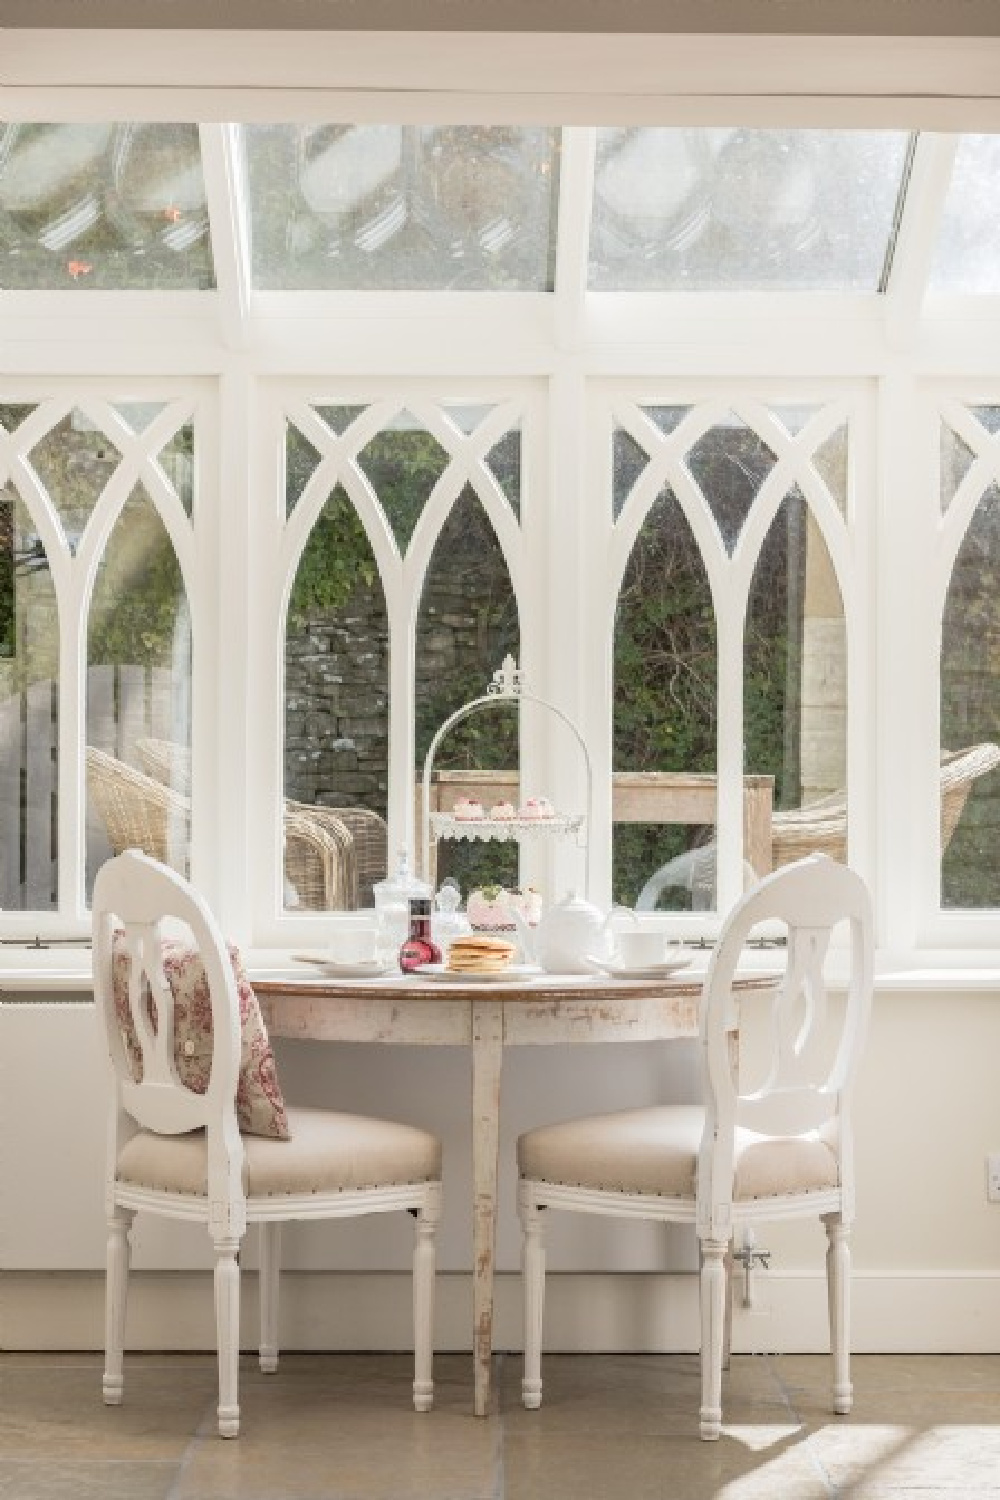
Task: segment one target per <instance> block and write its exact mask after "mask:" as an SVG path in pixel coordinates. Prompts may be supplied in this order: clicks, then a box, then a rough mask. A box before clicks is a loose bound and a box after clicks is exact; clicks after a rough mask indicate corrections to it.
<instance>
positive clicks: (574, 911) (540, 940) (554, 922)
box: [514, 891, 628, 974]
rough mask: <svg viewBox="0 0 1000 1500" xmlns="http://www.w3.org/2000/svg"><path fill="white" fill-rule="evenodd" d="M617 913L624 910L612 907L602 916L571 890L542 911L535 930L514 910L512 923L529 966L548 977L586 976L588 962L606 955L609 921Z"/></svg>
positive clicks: (609, 936) (608, 951)
mask: <svg viewBox="0 0 1000 1500" xmlns="http://www.w3.org/2000/svg"><path fill="white" fill-rule="evenodd" d="M621 910H628V908H627V907H626V908H622V907H612V909H611V911H610V912H609V913H608V914H607V916H605V914H604V912H602V911H601V909H600V907H598V906H594V905H592V904H591V902H589V901H585V900H584V899H583V897H582V896H578V895H577V894H576V892H575V891H571V892H570V894H569V895H568V896H567V897H566V899H565V900H564V901H560V902H559V904H558V906H553V907H551V908H550V909H549V911H548V912H546V914H545V916H544V917H543V918H542V920H541V921H540V922H539V924H538V926H537V927H535V928H531V927H529V926H528V924H527V922H526V921H525V920H524V918H523V917H522V916H521V914H520V912H518V911H515V912H514V920H515V922H516V923H517V935H518V938H519V939H520V942H521V948H522V951H523V952H524V956H525V958H526V959H527V960H528V962H529V963H537V964H540V965H541V967H542V968H543V969H545V970H546V971H547V972H548V973H549V974H590V973H592V972H593V964H592V963H591V962H590V960H591V959H594V958H596V959H600V958H604V957H607V956H608V955H609V954H610V951H611V943H612V937H611V919H612V917H613V916H614V915H615V913H616V912H618V911H621Z"/></svg>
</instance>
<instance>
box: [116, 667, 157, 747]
mask: <svg viewBox="0 0 1000 1500" xmlns="http://www.w3.org/2000/svg"><path fill="white" fill-rule="evenodd" d="M148 733H149V728H148V723H147V718H146V668H145V667H119V668H118V758H119V760H123V761H125V763H126V765H130V766H136V767H139V766H140V765H141V762H140V760H139V756H138V753H137V751H136V748H135V742H136V740H140V739H142V737H143V736H144V735H147V734H148Z"/></svg>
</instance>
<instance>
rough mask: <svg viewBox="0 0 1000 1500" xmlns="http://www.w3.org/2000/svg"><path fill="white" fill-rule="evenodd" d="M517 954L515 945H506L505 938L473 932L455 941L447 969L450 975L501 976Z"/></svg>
mask: <svg viewBox="0 0 1000 1500" xmlns="http://www.w3.org/2000/svg"><path fill="white" fill-rule="evenodd" d="M516 952H517V948H516V947H515V945H514V944H513V943H505V942H504V940H503V938H496V937H485V936H484V935H483V934H482V933H480V932H473V933H470V934H469V936H468V937H460V938H456V939H455V941H454V942H453V943H452V945H451V947H450V948H449V949H448V962H447V965H446V967H447V969H448V972H449V973H450V974H499V973H500V972H501V970H503V969H506V968H507V967H508V965H509V964H510V962H511V960H512V959H513V957H514V954H515V953H516Z"/></svg>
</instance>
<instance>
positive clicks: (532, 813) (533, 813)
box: [518, 797, 556, 818]
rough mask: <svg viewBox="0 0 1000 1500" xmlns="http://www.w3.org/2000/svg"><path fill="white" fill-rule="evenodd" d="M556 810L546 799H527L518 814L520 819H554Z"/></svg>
mask: <svg viewBox="0 0 1000 1500" xmlns="http://www.w3.org/2000/svg"><path fill="white" fill-rule="evenodd" d="M555 815H556V810H555V808H554V807H553V806H552V803H551V802H550V801H549V799H548V797H529V798H528V800H527V802H525V803H524V804H523V805H522V807H521V811H520V813H519V814H518V816H519V817H522V818H554V817H555Z"/></svg>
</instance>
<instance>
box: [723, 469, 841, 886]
mask: <svg viewBox="0 0 1000 1500" xmlns="http://www.w3.org/2000/svg"><path fill="white" fill-rule="evenodd" d="M743 691H744V697H743V733H744V748H745V753H744V766H745V769H746V770H747V771H748V772H750V773H753V774H756V775H763V776H773V778H774V815H773V823H772V858H773V862H774V864H775V865H783V864H788V863H789V862H790V861H792V860H794V859H798V858H800V857H801V856H802V855H804V854H809V853H812V852H815V851H817V850H820V851H822V852H823V853H825V854H829V855H830V856H831V857H832V858H834V859H841V860H843V859H846V857H847V800H846V785H847V635H846V629H845V624H844V606H843V600H842V598H841V594H840V587H839V584H838V583H837V577H836V574H835V572H834V569H833V564H832V562H831V560H830V554H829V551H828V549H827V546H826V543H825V541H824V540H823V536H822V534H821V532H820V530H819V527H818V526H817V525H816V523H815V521H814V520H813V518H812V516H811V514H810V512H809V508H808V506H807V505H806V503H805V500H804V498H803V496H802V494H801V492H800V491H799V490H798V489H797V488H796V489H793V490H792V491H791V492H790V493H789V495H788V496H787V497H786V498H785V500H784V501H783V502H782V504H781V506H780V508H779V510H778V513H777V515H776V516H775V518H774V521H773V523H772V525H771V527H770V530H769V531H768V533H767V536H766V537H765V539H764V544H763V546H762V548H761V552H760V557H759V558H758V561H757V566H756V568H755V569H754V575H753V580H752V583H751V587H750V597H749V601H748V606H747V619H746V634H745V640H744V658H743Z"/></svg>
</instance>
